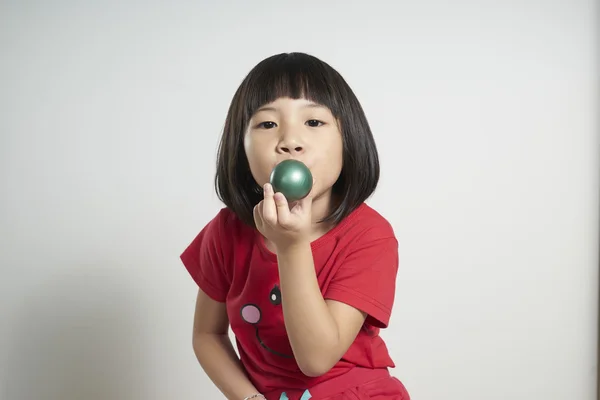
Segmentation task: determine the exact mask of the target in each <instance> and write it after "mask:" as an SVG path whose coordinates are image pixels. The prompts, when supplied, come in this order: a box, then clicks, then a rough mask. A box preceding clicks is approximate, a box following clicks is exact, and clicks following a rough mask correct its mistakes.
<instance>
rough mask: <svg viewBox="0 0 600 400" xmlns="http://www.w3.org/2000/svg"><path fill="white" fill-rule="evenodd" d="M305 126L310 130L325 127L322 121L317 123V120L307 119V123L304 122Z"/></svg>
mask: <svg viewBox="0 0 600 400" xmlns="http://www.w3.org/2000/svg"><path fill="white" fill-rule="evenodd" d="M306 124H307V125H308V126H310V127H312V128H316V127H318V126H321V125H325V123H324V122H323V121H319V120H318V119H309V120H308V121H306Z"/></svg>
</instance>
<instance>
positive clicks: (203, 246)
mask: <svg viewBox="0 0 600 400" xmlns="http://www.w3.org/2000/svg"><path fill="white" fill-rule="evenodd" d="M225 217H226V216H225V213H224V211H223V210H222V211H221V212H219V214H217V216H216V217H214V218H213V219H212V220H211V221H210V222H209V223H208V224H207V225H206V226H205V227H204V228H203V229H202V230H201V231H200V233H198V235H197V236H196V237H195V238H194V240H193V241H192V242H191V243H190V244H189V246H188V247H187V248H186V249H185V250H184V252H183V253H182V254H181V257H180V258H181V261H182V262H183V265H184V266H185V268H186V269H187V271H188V272H189V274H190V275H191V277H192V279H193V280H194V281H195V282H196V284H198V286H199V287H200V289H202V290H203V291H204V292H205V293H206V294H207V295H208V296H209V297H211V298H212V299H213V300H215V301H218V302H221V303H223V302H225V299H226V297H227V293H228V291H229V286H230V279H229V278H228V274H227V271H226V270H225V268H224V265H225V263H224V257H223V255H224V249H223V247H222V246H223V244H224V243H226V241H224V240H223V239H222V238H223V230H224V229H223V227H224V222H225Z"/></svg>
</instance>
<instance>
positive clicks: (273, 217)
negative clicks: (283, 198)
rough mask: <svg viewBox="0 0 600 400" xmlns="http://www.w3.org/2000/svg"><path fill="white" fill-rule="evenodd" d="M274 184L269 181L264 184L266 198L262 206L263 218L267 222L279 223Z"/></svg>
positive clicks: (273, 224) (270, 223)
mask: <svg viewBox="0 0 600 400" xmlns="http://www.w3.org/2000/svg"><path fill="white" fill-rule="evenodd" d="M274 194H275V193H274V192H273V186H271V185H270V184H269V183H267V184H265V186H264V200H263V206H262V214H261V215H262V219H263V221H264V222H265V223H267V224H269V225H272V226H275V225H277V208H276V206H275V200H274V198H273V197H274Z"/></svg>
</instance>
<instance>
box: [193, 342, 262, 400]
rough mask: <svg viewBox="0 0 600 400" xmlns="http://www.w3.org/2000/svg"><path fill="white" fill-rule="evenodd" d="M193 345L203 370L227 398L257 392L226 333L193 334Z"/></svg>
mask: <svg viewBox="0 0 600 400" xmlns="http://www.w3.org/2000/svg"><path fill="white" fill-rule="evenodd" d="M193 347H194V353H195V354H196V357H197V358H198V362H199V363H200V365H201V366H202V368H203V369H204V372H205V373H206V375H208V377H209V378H210V379H211V380H212V382H213V383H214V384H215V386H217V388H219V390H220V391H221V392H222V393H223V394H224V395H225V397H226V398H227V399H228V400H243V399H244V398H245V397H247V396H251V395H253V394H255V393H258V391H257V390H256V387H254V385H253V384H252V382H250V380H249V379H248V376H247V375H246V372H245V370H244V367H243V366H242V364H241V362H240V360H239V358H238V356H237V354H236V353H235V350H234V349H233V345H232V344H231V340H229V337H228V336H227V335H217V334H206V333H205V334H195V335H194V339H193Z"/></svg>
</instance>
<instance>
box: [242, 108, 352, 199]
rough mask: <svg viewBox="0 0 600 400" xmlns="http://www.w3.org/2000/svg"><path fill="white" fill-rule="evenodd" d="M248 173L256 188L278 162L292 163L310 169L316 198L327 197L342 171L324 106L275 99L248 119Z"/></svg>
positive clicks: (334, 128)
mask: <svg viewBox="0 0 600 400" xmlns="http://www.w3.org/2000/svg"><path fill="white" fill-rule="evenodd" d="M244 149H245V151H246V156H247V158H248V163H249V164H250V170H251V171H252V175H253V176H254V179H255V180H256V182H257V183H258V184H259V185H261V186H262V185H264V184H265V183H267V182H269V177H270V175H271V171H272V170H273V168H274V167H275V166H276V165H277V164H278V163H279V162H281V161H283V160H287V159H290V158H291V159H296V160H299V161H302V162H303V163H304V164H306V166H307V167H308V168H309V169H310V171H311V173H312V175H313V178H314V180H315V184H314V187H313V191H314V193H315V197H316V198H321V197H323V196H327V197H329V196H330V195H331V187H332V186H333V184H334V183H335V182H336V181H337V179H338V177H339V175H340V172H341V170H342V152H343V145H342V135H341V132H340V129H339V127H338V123H337V120H336V119H335V118H334V116H333V114H332V113H331V111H330V110H329V109H328V108H327V107H324V106H321V105H318V104H315V103H313V102H311V101H309V100H306V99H297V100H296V99H290V98H279V99H277V100H276V101H274V102H272V103H270V104H266V105H264V106H263V107H261V108H260V109H259V110H257V112H256V113H255V114H254V115H253V116H252V118H251V120H250V122H249V124H248V129H247V131H246V133H245V136H244Z"/></svg>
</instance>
